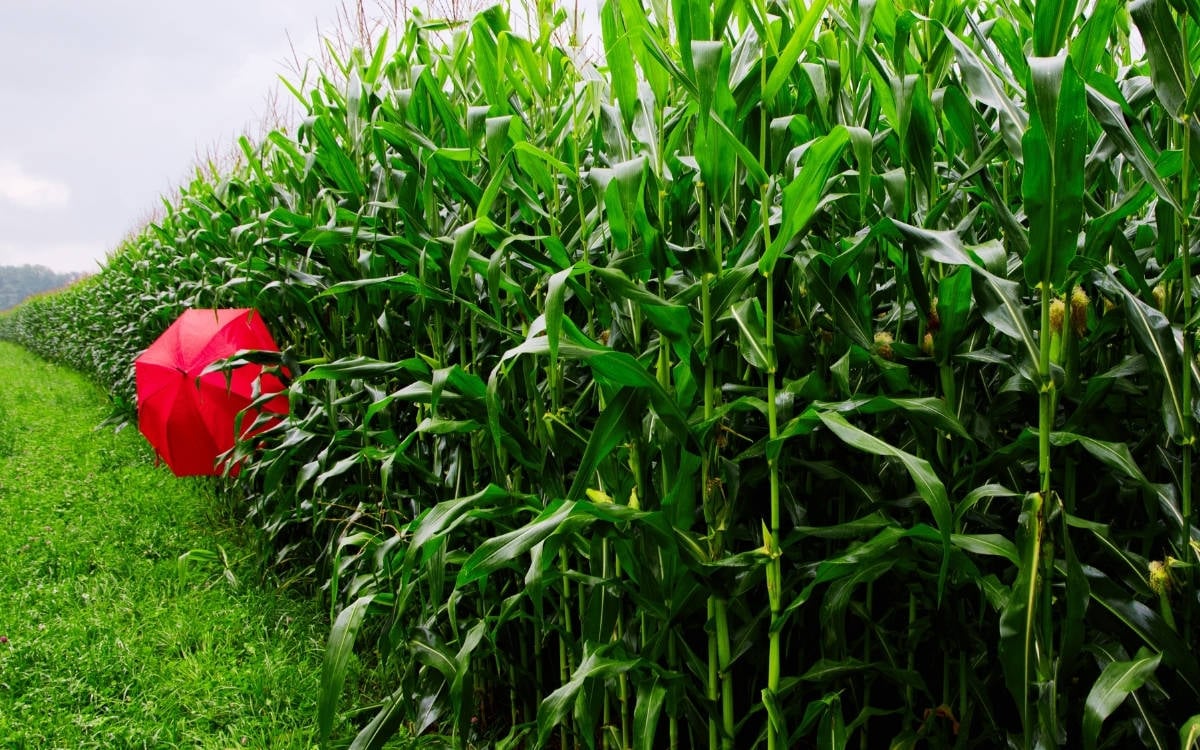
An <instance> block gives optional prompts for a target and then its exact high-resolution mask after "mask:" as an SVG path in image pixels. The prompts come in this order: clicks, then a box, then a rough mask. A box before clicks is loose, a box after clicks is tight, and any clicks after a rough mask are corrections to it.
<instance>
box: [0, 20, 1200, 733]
mask: <svg viewBox="0 0 1200 750" xmlns="http://www.w3.org/2000/svg"><path fill="white" fill-rule="evenodd" d="M529 10H530V13H531V16H532V18H533V19H534V20H533V22H532V24H531V29H530V31H529V32H528V33H524V32H521V33H518V32H515V31H513V30H512V29H510V27H509V21H508V18H507V15H506V13H505V11H504V10H502V9H501V8H499V7H496V8H492V9H489V10H487V11H485V12H483V13H482V14H480V15H478V16H476V17H475V18H474V19H472V20H470V21H469V22H466V23H461V24H454V23H445V22H437V21H431V20H427V19H417V20H415V21H412V22H411V23H409V25H407V26H406V27H404V28H403V29H401V30H400V31H398V32H396V33H393V34H392V37H391V39H387V38H385V39H383V40H380V42H379V43H378V45H377V46H376V47H375V48H373V49H361V50H357V51H354V52H353V53H350V54H347V55H344V56H342V57H341V58H335V59H334V62H335V66H334V68H333V69H331V70H330V71H329V72H327V73H326V74H324V75H323V76H322V77H321V78H320V79H319V80H317V81H315V82H313V83H311V84H310V85H306V86H300V85H296V86H295V88H293V93H294V94H295V95H296V96H297V97H298V98H299V99H300V101H301V102H302V105H303V107H304V108H305V110H306V111H307V117H306V119H305V120H304V121H303V123H302V124H301V125H300V126H299V127H298V128H296V129H295V131H294V132H291V133H288V132H284V131H277V132H273V133H271V134H270V135H269V136H267V137H266V138H265V139H263V140H262V142H261V143H251V142H250V141H248V140H243V141H242V142H241V147H242V150H243V152H244V153H243V155H244V159H243V161H242V163H241V165H240V166H237V167H236V168H234V169H232V170H229V171H228V172H226V173H220V174H218V173H203V174H198V175H197V177H196V179H195V181H194V182H192V183H191V184H190V185H189V186H188V187H186V188H185V189H184V190H183V191H182V192H181V195H180V196H179V198H178V200H176V201H174V202H173V203H172V204H171V205H169V206H168V207H167V209H166V212H165V215H164V216H163V218H162V219H161V220H159V221H157V222H155V223H153V224H152V225H150V226H148V227H147V228H146V229H145V230H144V231H143V232H142V233H141V234H139V235H137V236H135V237H133V238H132V239H131V240H129V241H128V242H127V243H126V244H125V245H123V246H122V247H120V248H119V249H117V250H116V251H115V252H114V253H113V254H112V256H111V257H110V259H109V262H108V263H107V265H106V267H105V268H104V270H103V272H102V273H100V274H98V275H97V276H95V277H93V278H91V279H88V280H87V281H85V282H83V283H81V284H79V285H77V286H75V287H73V288H72V289H70V290H68V291H66V292H64V293H60V294H57V295H54V296H51V297H44V298H40V299H37V300H35V301H33V302H31V303H28V304H26V305H24V306H23V307H21V308H18V309H17V310H16V311H15V312H14V313H11V314H9V315H7V316H5V317H4V318H3V319H0V335H2V336H3V337H5V338H10V339H15V340H17V341H19V342H21V343H23V344H25V345H26V346H29V347H30V348H32V349H34V350H36V351H38V352H40V353H42V354H43V355H44V356H47V357H49V358H51V359H54V360H57V361H61V362H64V363H68V364H70V365H73V366H75V367H78V368H80V369H82V370H84V371H86V372H89V373H93V374H94V376H95V377H96V378H97V379H98V380H99V381H100V382H101V383H103V384H104V385H105V386H106V387H108V388H109V389H110V391H111V393H112V394H113V399H114V401H115V403H116V405H117V407H118V409H120V410H122V412H123V413H125V414H127V415H129V416H130V418H132V413H133V412H132V409H133V408H134V403H133V375H132V365H131V363H132V360H133V358H134V356H136V354H137V353H138V352H139V351H140V350H141V349H143V348H144V347H146V346H147V345H148V344H149V343H150V342H151V341H152V340H153V339H154V338H155V337H156V336H157V335H158V334H159V333H160V332H161V331H162V330H163V329H164V328H165V327H166V326H167V325H168V324H169V323H170V321H171V320H173V319H174V317H175V316H176V315H178V313H179V312H180V310H181V309H183V308H185V307H192V306H196V307H214V306H221V307H244V306H253V307H256V308H258V310H260V311H261V313H262V314H263V315H264V317H265V318H266V320H267V321H268V323H269V325H270V326H271V327H272V329H273V331H274V333H275V337H276V339H277V340H278V341H279V342H280V344H281V345H282V346H283V349H284V351H283V352H282V354H275V355H270V354H267V353H247V354H246V357H247V358H250V359H253V360H254V361H258V362H265V363H267V364H270V365H278V366H280V367H286V370H287V372H289V373H291V375H292V376H293V377H292V379H291V380H290V385H289V395H290V400H291V418H290V419H289V420H288V421H287V422H285V423H281V424H279V425H276V426H274V427H272V428H270V429H269V430H268V431H267V432H264V433H262V434H259V435H258V436H256V437H255V439H254V445H242V446H239V448H238V449H237V452H238V455H239V456H241V457H244V458H245V459H246V463H245V465H244V468H243V470H242V472H241V473H240V475H239V476H237V477H236V479H233V478H231V479H230V480H228V481H229V488H230V490H229V491H231V492H236V493H239V495H240V496H241V497H242V498H243V502H244V507H245V508H246V514H247V522H249V523H254V524H256V525H258V526H259V527H261V528H262V529H263V530H265V531H266V533H267V534H268V535H269V537H270V539H271V540H272V543H273V545H274V550H275V551H276V553H277V555H276V563H275V564H276V565H278V566H280V568H281V569H284V570H289V571H292V574H294V575H296V576H299V577H308V578H310V579H311V580H313V581H316V582H319V585H320V589H321V596H322V597H323V600H324V601H325V602H327V604H328V606H329V608H330V618H331V629H330V635H329V642H328V651H327V654H326V660H325V669H324V672H323V675H322V682H321V695H320V713H319V716H318V717H317V719H316V720H317V721H318V723H319V726H320V727H321V729H322V736H323V738H324V740H325V741H326V743H327V744H328V745H329V746H341V747H344V746H346V745H347V744H349V746H350V747H353V748H378V747H382V746H383V745H384V744H385V743H387V742H388V741H389V740H390V739H391V738H393V736H394V735H396V733H397V732H398V731H400V730H401V729H404V730H406V731H407V734H408V735H409V736H411V737H412V738H413V740H412V741H413V742H414V743H415V744H416V745H419V746H422V747H424V746H448V747H457V748H466V747H483V746H487V747H508V748H521V747H530V748H533V747H540V748H568V747H570V748H617V749H620V750H632V749H633V748H637V749H638V750H641V749H643V748H645V749H649V748H692V747H707V748H714V749H720V750H727V749H729V748H751V747H766V748H769V749H771V750H775V749H776V748H807V747H815V748H841V747H858V748H875V747H894V748H914V747H953V748H971V747H976V748H991V747H1002V746H1009V747H1015V748H1035V747H1041V748H1051V747H1060V746H1070V747H1082V748H1088V749H1090V748H1097V747H1113V748H1123V747H1132V746H1145V747H1156V748H1167V747H1171V748H1174V747H1182V748H1184V749H1185V750H1186V749H1187V748H1191V747H1193V746H1200V745H1197V743H1198V742H1200V740H1197V738H1200V663H1198V662H1197V656H1196V653H1197V646H1198V645H1200V638H1198V637H1197V633H1198V632H1200V631H1198V630H1197V627H1198V626H1200V600H1198V599H1197V591H1198V589H1197V579H1198V576H1197V574H1196V570H1195V567H1196V563H1197V561H1198V560H1200V545H1198V544H1197V541H1196V540H1197V530H1196V528H1195V524H1196V508H1195V507H1194V501H1193V496H1194V492H1195V487H1196V482H1195V480H1194V478H1193V463H1194V462H1195V456H1194V453H1195V450H1196V441H1197V427H1198V425H1200V422H1198V418H1200V400H1198V399H1197V394H1196V390H1197V385H1198V383H1200V360H1198V359H1197V355H1196V346H1197V339H1196V333H1197V321H1198V319H1200V309H1198V308H1197V306H1196V300H1197V294H1198V292H1200V290H1198V289H1197V285H1196V283H1195V279H1194V276H1195V271H1194V270H1193V263H1194V259H1193V257H1192V255H1193V254H1194V253H1195V251H1196V249H1197V244H1198V242H1197V241H1198V238H1200V235H1198V233H1197V198H1196V193H1197V183H1198V182H1200V180H1198V179H1197V175H1198V174H1200V169H1198V168H1200V125H1198V124H1197V122H1196V118H1197V116H1200V86H1197V85H1195V78H1196V69H1197V65H1198V64H1200V6H1198V5H1197V4H1196V2H1195V0H1133V2H1131V3H1129V4H1128V5H1126V4H1125V3H1122V2H1118V1H1117V0H1092V1H1090V2H1087V3H1083V4H1081V3H1079V2H1078V1H1077V0H1076V1H1075V2H1072V1H1071V0H1043V1H1041V2H1037V3H1031V2H978V3H962V2H957V0H933V1H932V2H916V3H914V2H911V1H910V0H812V2H811V4H806V3H805V2H804V1H803V0H742V1H739V2H733V1H732V0H723V1H721V2H716V3H711V4H704V3H700V2H695V1H694V0H671V2H667V0H650V2H649V3H648V5H647V6H645V7H643V5H641V4H638V3H634V2H632V0H607V2H605V3H604V5H603V6H602V8H601V11H600V23H601V38H602V42H603V62H602V63H601V62H597V63H595V64H592V63H589V62H587V61H583V60H581V59H580V55H579V54H577V51H574V50H572V49H569V48H564V47H561V46H559V45H558V42H557V41H556V39H558V38H559V37H557V36H556V33H555V32H556V29H557V28H558V27H559V26H560V25H562V24H563V23H565V21H566V19H567V14H566V13H565V12H564V11H561V10H558V9H556V8H554V7H552V6H551V5H549V4H548V3H545V2H539V3H538V4H537V5H536V7H533V8H530V9H529ZM353 652H357V653H359V654H363V655H367V656H368V657H370V658H378V659H380V660H382V661H383V663H385V664H386V665H387V674H388V677H389V679H390V680H391V683H390V684H389V686H388V689H389V690H391V691H392V693H391V696H390V698H388V699H387V700H386V701H385V702H384V703H383V704H382V705H379V706H372V707H361V706H349V705H345V704H344V702H342V701H341V695H342V693H343V690H342V688H343V685H344V679H345V673H346V664H347V661H348V659H349V658H350V655H351V653H353ZM341 712H358V715H359V716H361V722H360V729H359V733H358V735H357V736H356V737H353V738H349V737H345V738H339V737H332V736H330V727H332V726H333V723H334V718H335V716H337V715H339V713H341Z"/></svg>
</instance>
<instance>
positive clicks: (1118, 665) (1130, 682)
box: [1083, 649, 1162, 750]
mask: <svg viewBox="0 0 1200 750" xmlns="http://www.w3.org/2000/svg"><path fill="white" fill-rule="evenodd" d="M1161 660H1162V654H1154V655H1153V656H1151V655H1149V654H1147V653H1146V652H1145V649H1142V651H1141V652H1139V655H1138V658H1136V659H1133V660H1130V661H1114V662H1111V663H1110V664H1108V666H1106V667H1105V668H1104V671H1103V672H1101V673H1100V676H1099V677H1097V678H1096V682H1095V683H1094V684H1093V685H1092V689H1091V690H1089V691H1088V696H1087V702H1086V703H1085V705H1084V709H1083V746H1084V748H1086V750H1092V748H1095V747H1096V740H1097V739H1098V738H1099V737H1100V727H1101V725H1102V724H1103V723H1104V720H1105V719H1107V718H1108V717H1109V716H1110V715H1111V714H1112V712H1113V711H1115V710H1116V709H1117V707H1118V706H1120V705H1121V703H1123V702H1124V701H1125V699H1126V698H1127V697H1128V696H1129V694H1130V693H1132V692H1133V691H1135V690H1137V689H1138V688H1140V687H1141V686H1142V685H1144V684H1145V682H1146V680H1148V679H1150V677H1151V676H1152V675H1153V674H1154V670H1156V669H1158V663H1159V662H1160V661H1161Z"/></svg>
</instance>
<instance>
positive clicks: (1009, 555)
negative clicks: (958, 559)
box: [950, 534, 1021, 566]
mask: <svg viewBox="0 0 1200 750" xmlns="http://www.w3.org/2000/svg"><path fill="white" fill-rule="evenodd" d="M950 541H951V542H952V543H953V544H954V546H955V547H958V548H959V549H962V550H966V551H967V552H974V553H975V554H977V555H992V556H995V557H1003V558H1004V559H1006V560H1008V561H1009V562H1011V563H1012V564H1013V565H1015V566H1020V564H1021V559H1020V557H1019V556H1018V554H1017V545H1015V544H1013V543H1012V540H1010V539H1009V538H1008V537H1005V536H1001V535H1000V534H952V535H951V536H950Z"/></svg>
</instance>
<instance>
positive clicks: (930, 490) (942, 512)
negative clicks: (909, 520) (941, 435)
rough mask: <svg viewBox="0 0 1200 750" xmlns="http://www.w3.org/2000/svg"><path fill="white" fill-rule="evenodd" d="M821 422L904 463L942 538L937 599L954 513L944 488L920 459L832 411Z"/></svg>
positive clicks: (864, 447) (876, 452) (872, 450)
mask: <svg viewBox="0 0 1200 750" xmlns="http://www.w3.org/2000/svg"><path fill="white" fill-rule="evenodd" d="M818 416H819V417H820V419H821V422H822V423H823V424H824V425H825V426H826V427H828V428H829V430H830V431H831V432H832V433H833V434H834V435H836V436H837V437H838V438H839V439H841V440H842V441H843V442H845V443H846V444H847V445H849V446H851V447H853V448H857V449H859V450H861V451H864V452H866V453H870V454H873V455H876V456H885V457H888V458H894V459H896V460H898V461H900V463H901V464H903V465H904V468H905V469H906V470H907V471H908V474H909V476H911V477H912V479H913V482H914V483H915V484H916V486H917V492H918V494H920V496H921V499H922V500H924V501H925V504H926V505H928V506H929V510H930V511H931V512H932V513H933V520H934V523H936V524H937V528H938V531H939V532H940V533H941V539H942V565H941V568H940V570H939V572H938V600H939V602H940V600H941V596H942V592H943V591H944V589H945V585H946V574H947V572H948V570H949V566H950V534H951V532H952V531H953V522H954V521H953V519H954V514H953V513H952V511H951V509H950V498H949V496H948V495H947V494H946V487H945V485H943V484H942V481H941V480H940V479H938V477H937V475H936V474H935V473H934V471H933V467H932V466H930V465H929V462H928V461H926V460H925V459H922V458H917V457H916V456H914V455H912V454H910V453H906V452H904V451H902V450H900V449H899V448H896V447H895V446H892V445H890V444H888V443H886V442H884V441H882V440H880V439H879V438H877V437H875V436H874V435H871V434H870V433H867V432H864V431H863V430H860V429H858V428H857V427H854V426H853V425H851V424H850V423H849V422H847V421H846V418H845V417H843V416H842V415H840V414H837V413H832V412H821V413H820V414H819V415H818Z"/></svg>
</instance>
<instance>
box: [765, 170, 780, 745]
mask: <svg viewBox="0 0 1200 750" xmlns="http://www.w3.org/2000/svg"><path fill="white" fill-rule="evenodd" d="M769 200H770V194H769V189H768V187H767V185H763V188H762V215H763V243H764V244H770V241H771V225H770V221H769V219H768V213H769V212H768V210H767V207H768V206H769V205H770V203H769ZM766 285H767V322H766V329H767V330H766V339H767V353H768V356H769V357H771V360H770V364H769V365H768V368H767V435H768V437H769V438H770V440H771V441H774V440H775V439H776V438H778V437H779V414H778V412H777V407H776V404H775V393H776V385H775V371H776V365H775V360H774V356H775V355H774V352H775V280H774V278H772V274H771V273H769V272H768V273H767V274H766ZM770 450H771V449H770V448H768V449H767V451H768V452H767V455H768V458H767V472H768V477H769V481H770V487H771V509H770V512H771V532H770V536H769V538H768V539H767V540H766V548H767V554H769V555H770V556H771V559H770V562H768V563H767V600H768V603H769V606H770V608H771V621H770V631H769V632H770V637H769V641H768V656H767V692H768V693H769V694H770V695H771V697H772V698H774V697H775V696H777V695H778V694H779V679H780V675H781V672H782V668H781V667H782V661H783V656H782V651H781V644H780V632H779V630H778V629H777V628H776V627H775V622H776V620H778V619H779V617H780V615H781V614H782V612H783V581H782V578H783V564H782V560H781V553H780V550H779V516H780V513H779V457H778V456H772V455H771V452H770ZM779 741H780V737H779V735H778V733H777V732H776V730H775V726H774V725H773V724H771V723H770V721H769V720H768V722H767V750H776V748H778V747H779Z"/></svg>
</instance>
